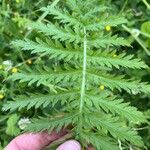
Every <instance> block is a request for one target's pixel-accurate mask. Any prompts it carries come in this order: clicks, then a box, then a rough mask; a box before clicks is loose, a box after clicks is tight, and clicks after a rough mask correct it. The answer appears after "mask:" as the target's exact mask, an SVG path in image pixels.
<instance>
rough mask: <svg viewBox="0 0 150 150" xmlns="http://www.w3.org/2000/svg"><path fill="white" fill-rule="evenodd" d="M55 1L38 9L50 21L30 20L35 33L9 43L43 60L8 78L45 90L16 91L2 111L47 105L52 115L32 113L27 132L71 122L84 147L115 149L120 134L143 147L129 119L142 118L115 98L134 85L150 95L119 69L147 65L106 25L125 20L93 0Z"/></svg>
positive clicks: (135, 121)
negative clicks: (30, 37)
mask: <svg viewBox="0 0 150 150" xmlns="http://www.w3.org/2000/svg"><path fill="white" fill-rule="evenodd" d="M60 4H61V5H59V4H58V5H57V6H54V7H52V6H48V7H44V8H42V9H41V10H42V11H44V12H46V11H48V12H49V17H50V18H51V19H49V20H52V21H51V22H50V21H49V20H48V21H47V22H37V23H32V24H31V26H32V28H33V29H35V31H38V34H39V36H38V34H37V36H38V37H36V38H35V40H34V39H32V40H31V39H26V40H16V41H14V42H13V45H15V46H18V47H20V48H21V49H22V50H23V51H30V52H31V53H32V54H36V55H39V56H42V57H48V60H47V61H45V66H46V67H40V68H36V69H34V70H28V71H26V72H19V73H15V74H13V75H11V76H10V77H9V80H12V81H19V82H25V83H27V84H28V86H32V85H37V86H40V87H41V86H42V87H43V86H45V87H48V88H49V89H50V91H49V92H47V91H46V93H38V94H37V93H34V94H33V93H31V94H29V93H28V94H29V96H25V95H22V96H19V97H18V98H16V99H15V100H12V101H8V102H7V103H6V104H4V106H3V110H6V111H7V110H11V111H14V110H16V109H18V110H21V109H27V110H28V109H32V108H35V109H38V108H47V107H51V109H52V110H53V113H52V114H51V115H50V114H49V116H47V115H45V116H42V117H39V118H34V119H33V120H32V123H31V124H29V125H28V127H27V128H26V131H34V132H38V131H44V130H48V131H52V130H54V129H55V130H58V131H59V130H61V129H62V128H67V127H68V126H70V125H71V126H72V128H71V132H73V133H74V136H75V138H76V139H79V141H81V143H82V145H83V146H87V145H88V144H92V145H93V146H94V147H95V148H96V149H102V150H108V149H113V150H115V149H118V146H117V140H118V139H119V140H121V141H122V142H129V143H131V144H133V145H136V146H141V147H142V146H143V142H142V140H141V137H140V136H139V135H138V134H137V132H136V131H135V130H134V129H133V128H131V127H130V124H131V123H133V124H138V123H144V122H146V119H145V117H144V116H143V114H142V113H141V112H140V111H138V110H137V109H136V108H135V107H132V106H130V104H129V103H128V102H124V101H125V100H124V99H122V98H120V97H121V93H122V92H128V93H129V94H132V91H133V90H136V91H137V92H138V93H139V94H140V93H141V94H142V93H145V94H150V86H149V85H148V84H147V83H144V82H141V81H139V80H135V79H134V78H132V77H129V76H127V75H126V74H125V71H124V72H123V71H122V70H128V69H136V70H139V71H140V69H147V68H148V66H147V65H146V64H145V63H144V62H143V61H142V60H140V59H139V58H135V56H133V55H129V54H126V53H123V52H120V51H121V46H123V47H126V46H130V45H129V44H128V42H127V41H126V40H125V39H124V38H123V37H119V36H118V35H116V34H115V35H112V34H111V33H110V32H108V31H106V29H105V27H106V26H108V25H109V26H111V27H117V26H120V25H121V24H124V23H126V22H127V20H126V19H125V18H124V17H123V16H120V15H112V13H111V9H109V8H108V7H107V6H105V5H104V4H100V2H99V1H98V0H93V1H91V0H74V1H73V0H66V2H64V3H60ZM118 49H120V51H119V53H118ZM47 62H51V64H52V67H51V66H49V63H47ZM114 70H117V72H118V74H117V73H115V72H114ZM100 85H102V86H104V89H101V88H99V86H100Z"/></svg>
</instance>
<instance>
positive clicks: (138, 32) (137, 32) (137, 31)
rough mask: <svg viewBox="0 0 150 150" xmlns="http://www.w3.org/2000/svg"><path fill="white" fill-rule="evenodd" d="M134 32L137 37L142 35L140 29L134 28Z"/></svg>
mask: <svg viewBox="0 0 150 150" xmlns="http://www.w3.org/2000/svg"><path fill="white" fill-rule="evenodd" d="M132 34H133V35H134V36H135V37H138V36H139V35H140V31H139V30H138V29H132Z"/></svg>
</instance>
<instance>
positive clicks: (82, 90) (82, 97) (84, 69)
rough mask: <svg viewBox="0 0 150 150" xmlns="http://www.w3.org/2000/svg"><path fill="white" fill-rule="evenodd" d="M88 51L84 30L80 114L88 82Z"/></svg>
mask: <svg viewBox="0 0 150 150" xmlns="http://www.w3.org/2000/svg"><path fill="white" fill-rule="evenodd" d="M86 51H87V39H86V28H84V50H83V56H84V57H83V71H82V84H81V97H80V98H81V99H80V113H82V110H83V104H84V96H85V82H86Z"/></svg>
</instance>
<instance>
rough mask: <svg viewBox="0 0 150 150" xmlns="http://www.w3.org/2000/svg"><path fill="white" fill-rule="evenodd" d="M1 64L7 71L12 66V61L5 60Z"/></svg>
mask: <svg viewBox="0 0 150 150" xmlns="http://www.w3.org/2000/svg"><path fill="white" fill-rule="evenodd" d="M3 65H4V69H5V71H8V70H10V69H11V68H12V66H13V63H12V61H11V60H6V61H3Z"/></svg>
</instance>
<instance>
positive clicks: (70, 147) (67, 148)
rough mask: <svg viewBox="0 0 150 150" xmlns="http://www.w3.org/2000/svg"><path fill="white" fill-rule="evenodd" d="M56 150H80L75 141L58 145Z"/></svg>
mask: <svg viewBox="0 0 150 150" xmlns="http://www.w3.org/2000/svg"><path fill="white" fill-rule="evenodd" d="M56 150H81V145H80V143H79V142H78V141H76V140H69V141H66V142H65V143H63V144H62V145H60V146H59V147H58V148H57V149H56Z"/></svg>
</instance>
